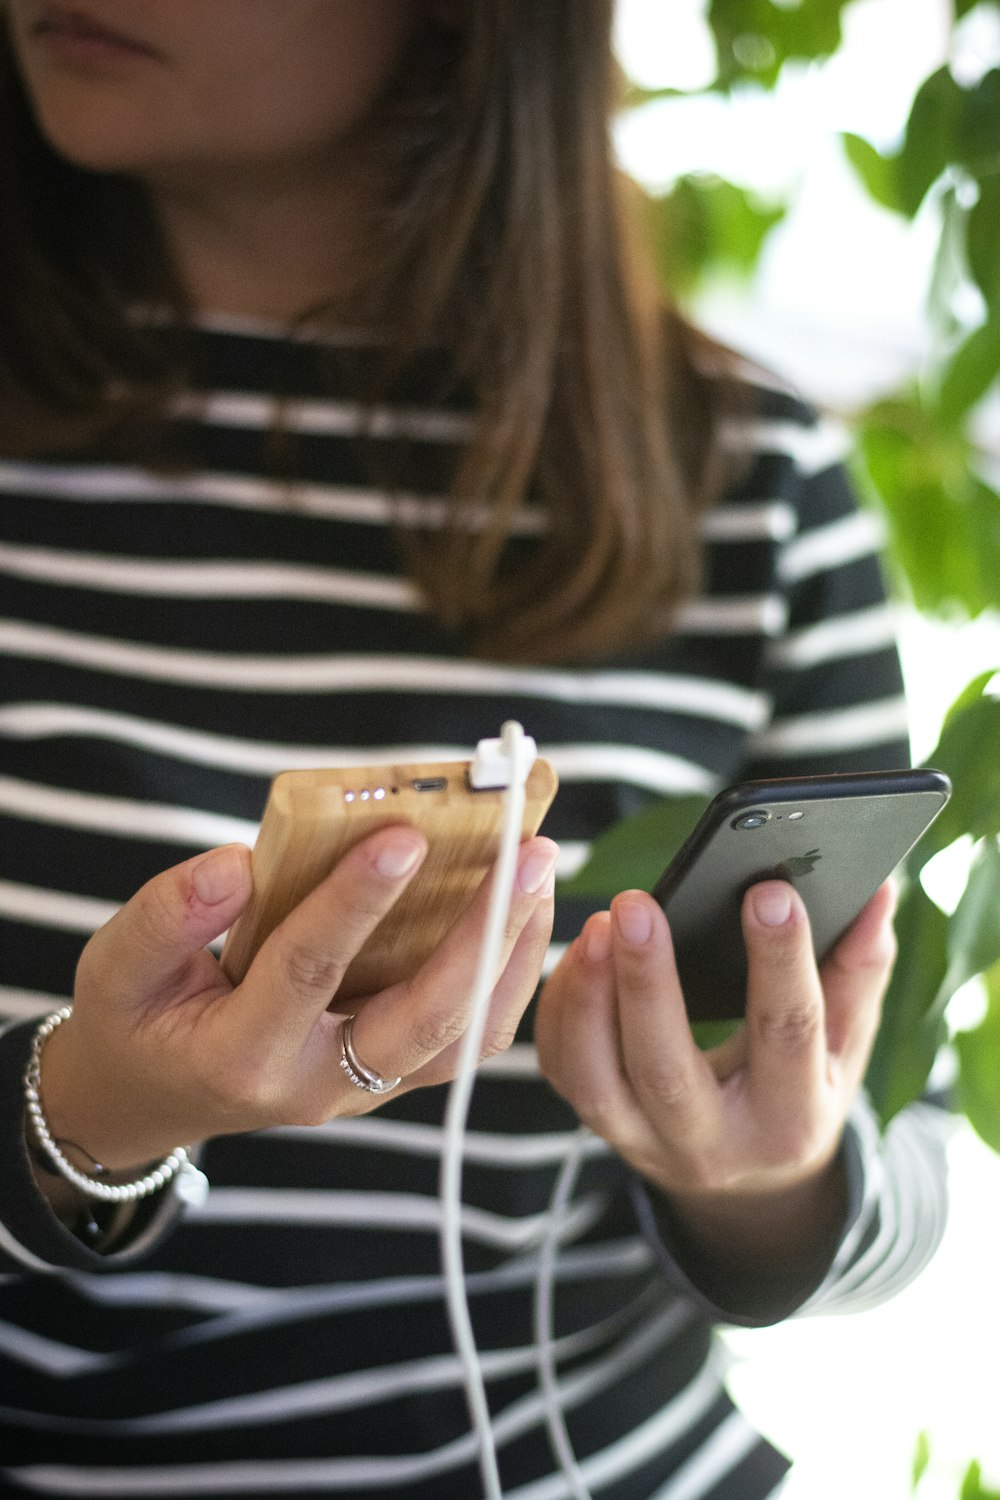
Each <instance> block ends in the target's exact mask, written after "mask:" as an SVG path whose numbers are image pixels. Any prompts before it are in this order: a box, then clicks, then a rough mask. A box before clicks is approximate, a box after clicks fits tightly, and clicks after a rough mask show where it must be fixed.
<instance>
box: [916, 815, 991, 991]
mask: <svg viewBox="0 0 1000 1500" xmlns="http://www.w3.org/2000/svg"><path fill="white" fill-rule="evenodd" d="M997 811H998V813H1000V808H998V809H997ZM997 962H1000V848H998V846H997V843H996V840H995V839H985V840H984V841H983V844H982V847H981V848H980V850H979V853H978V855H977V856H976V860H975V862H974V864H973V866H972V869H971V870H970V871H969V878H968V881H967V882H966V886H965V890H964V891H963V892H962V896H961V899H960V901H959V903H958V905H957V907H956V908H955V911H954V913H953V914H952V917H951V919H950V921H949V923H948V967H947V969H946V970H945V974H944V977H943V979H942V980H941V985H940V988H939V990H938V993H937V994H936V995H935V997H934V1001H933V1003H932V1006H931V1014H932V1015H933V1016H935V1017H936V1016H943V1015H944V1010H945V1007H946V1005H947V1004H948V1001H949V1000H950V999H951V997H952V995H954V994H955V992H956V991H957V990H960V989H961V987H962V985H963V984H968V982H969V980H970V979H975V977H976V975H977V974H985V973H986V971H987V970H988V969H992V967H993V965H994V964H995V963H997Z"/></svg>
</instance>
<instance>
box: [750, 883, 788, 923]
mask: <svg viewBox="0 0 1000 1500" xmlns="http://www.w3.org/2000/svg"><path fill="white" fill-rule="evenodd" d="M751 899H752V901H753V914H754V916H755V917H756V918H757V921H758V922H759V923H760V924H761V926H762V927H783V926H784V925H785V923H786V922H787V921H788V918H789V917H790V916H791V914H792V893H791V891H790V890H789V889H788V887H787V885H780V884H778V883H774V884H770V883H769V884H767V885H758V886H755V887H754V891H753V896H752V898H751Z"/></svg>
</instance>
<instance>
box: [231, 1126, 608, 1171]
mask: <svg viewBox="0 0 1000 1500" xmlns="http://www.w3.org/2000/svg"><path fill="white" fill-rule="evenodd" d="M260 1135H261V1137H262V1138H263V1139H275V1140H306V1141H315V1140H326V1141H330V1142H332V1143H333V1144H334V1145H344V1144H349V1145H351V1146H356V1147H361V1148H363V1149H367V1150H376V1151H398V1152H400V1153H401V1154H403V1155H405V1156H433V1157H437V1156H440V1154H441V1141H442V1138H443V1132H442V1130H441V1127H440V1126H439V1125H421V1124H418V1123H416V1122H412V1121H408V1120H391V1119H381V1118H379V1117H378V1116H377V1115H361V1116H356V1117H354V1118H346V1119H339V1120H329V1121H327V1123H326V1124H325V1125H281V1126H278V1127H277V1128H275V1129H274V1130H267V1131H261V1132H260ZM577 1135H578V1132H577V1131H576V1130H575V1129H574V1130H558V1131H556V1130H553V1131H541V1132H539V1133H538V1134H537V1135H501V1134H500V1133H499V1132H495V1131H488V1130H467V1131H466V1132H465V1134H464V1136H463V1137H462V1154H463V1156H464V1158H465V1160H466V1161H469V1162H486V1163H488V1164H489V1165H491V1166H495V1167H506V1166H510V1167H518V1168H523V1167H547V1166H554V1165H559V1164H561V1163H562V1162H563V1161H564V1160H565V1158H566V1156H567V1155H568V1154H569V1151H570V1149H571V1147H574V1146H575V1145H576V1142H577ZM610 1153H611V1148H610V1146H609V1145H608V1144H607V1142H606V1141H602V1140H601V1139H600V1138H599V1137H598V1136H593V1135H592V1136H589V1137H588V1138H587V1141H586V1144H585V1146H584V1154H585V1156H587V1157H594V1156H609V1155H610Z"/></svg>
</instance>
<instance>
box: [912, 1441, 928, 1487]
mask: <svg viewBox="0 0 1000 1500" xmlns="http://www.w3.org/2000/svg"><path fill="white" fill-rule="evenodd" d="M930 1461H931V1440H930V1438H929V1436H928V1435H927V1433H926V1432H920V1433H918V1434H917V1444H916V1447H915V1448H914V1450H913V1468H912V1470H911V1471H910V1472H911V1477H912V1481H913V1489H914V1491H916V1489H917V1487H918V1486H919V1484H920V1481H921V1479H923V1477H924V1475H925V1474H926V1473H927V1466H928V1464H929V1463H930Z"/></svg>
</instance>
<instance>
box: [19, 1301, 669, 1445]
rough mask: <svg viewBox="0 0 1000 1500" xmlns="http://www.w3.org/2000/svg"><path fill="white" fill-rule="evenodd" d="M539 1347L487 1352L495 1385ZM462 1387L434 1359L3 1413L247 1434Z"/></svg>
mask: <svg viewBox="0 0 1000 1500" xmlns="http://www.w3.org/2000/svg"><path fill="white" fill-rule="evenodd" d="M648 1300H649V1299H648V1297H647V1296H640V1297H638V1298H636V1299H635V1304H636V1305H634V1306H631V1307H626V1308H623V1309H621V1310H620V1311H619V1312H616V1313H614V1314H612V1315H611V1316H609V1317H606V1318H602V1319H600V1320H599V1321H598V1322H596V1323H593V1324H591V1325H590V1326H589V1327H587V1328H583V1329H580V1330H578V1331H577V1332H575V1333H573V1334H568V1335H564V1336H563V1338H561V1339H560V1340H559V1341H558V1343H557V1345H556V1353H557V1355H558V1357H559V1358H560V1359H566V1360H568V1359H576V1358H579V1357H580V1356H581V1355H584V1354H587V1353H590V1352H591V1351H592V1350H594V1349H596V1348H598V1347H599V1346H600V1345H601V1344H607V1343H608V1342H609V1340H610V1339H612V1338H613V1337H614V1336H615V1335H616V1334H617V1335H618V1336H619V1338H620V1336H621V1333H622V1330H623V1329H624V1328H625V1326H626V1325H627V1324H628V1323H630V1322H634V1321H635V1317H636V1313H637V1311H638V1310H640V1309H641V1305H642V1303H644V1302H648ZM537 1359H538V1356H537V1353H536V1351H535V1348H534V1346H533V1345H528V1346H517V1345H514V1346H512V1347H510V1348H505V1349H490V1350H483V1351H482V1352H481V1354H480V1360H481V1363H482V1367H483V1374H484V1375H486V1376H487V1377H488V1378H493V1379H498V1380H499V1379H504V1378H508V1377H510V1376H511V1375H516V1374H520V1373H523V1372H524V1371H525V1370H532V1369H534V1368H535V1366H536V1364H537ZM461 1380H462V1365H461V1362H460V1361H459V1359H458V1358H457V1356H456V1355H454V1354H442V1355H436V1356H429V1357H428V1358H425V1359H413V1360H408V1361H406V1362H405V1363H399V1364H384V1365H375V1366H371V1367H369V1368H367V1369H359V1370H355V1371H351V1372H350V1373H348V1374H344V1375H331V1376H327V1377H326V1378H324V1379H321V1380H309V1381H303V1382H301V1383H298V1384H294V1385H289V1386H272V1387H270V1388H269V1389H266V1390H262V1391H254V1392H252V1393H250V1394H247V1395H242V1396H230V1397H227V1398H224V1399H221V1400H218V1401H204V1402H200V1403H199V1404H197V1405H195V1406H181V1407H176V1408H173V1409H171V1410H169V1411H158V1412H153V1413H151V1414H150V1415H148V1416H141V1417H89V1418H88V1417H84V1418H73V1417H65V1416H63V1415H62V1414H56V1413H49V1412H32V1411H22V1410H19V1409H18V1408H16V1407H13V1406H11V1405H9V1404H8V1405H4V1406H0V1413H2V1415H3V1418H4V1420H5V1421H6V1422H7V1423H9V1424H12V1425H18V1426H27V1427H31V1428H35V1429H36V1430H37V1429H42V1430H50V1431H57V1432H63V1433H84V1432H85V1433H88V1434H102V1433H103V1434H106V1435H107V1437H108V1438H109V1439H113V1438H115V1437H125V1436H130V1437H131V1436H146V1435H150V1434H155V1433H175V1432H207V1431H212V1430H213V1429H218V1428H226V1427H247V1426H249V1425H251V1424H255V1423H262V1422H288V1421H299V1420H302V1419H305V1418H308V1417H313V1416H317V1415H321V1414H322V1415H328V1414H329V1413H331V1412H335V1411H350V1410H351V1409H353V1408H356V1407H358V1406H374V1405H377V1404H379V1403H380V1402H385V1401H395V1400H398V1399H400V1398H401V1397H405V1396H409V1395H414V1394H417V1393H423V1392H427V1391H438V1390H445V1389H447V1388H448V1387H455V1386H457V1385H459V1384H460V1383H461Z"/></svg>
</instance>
